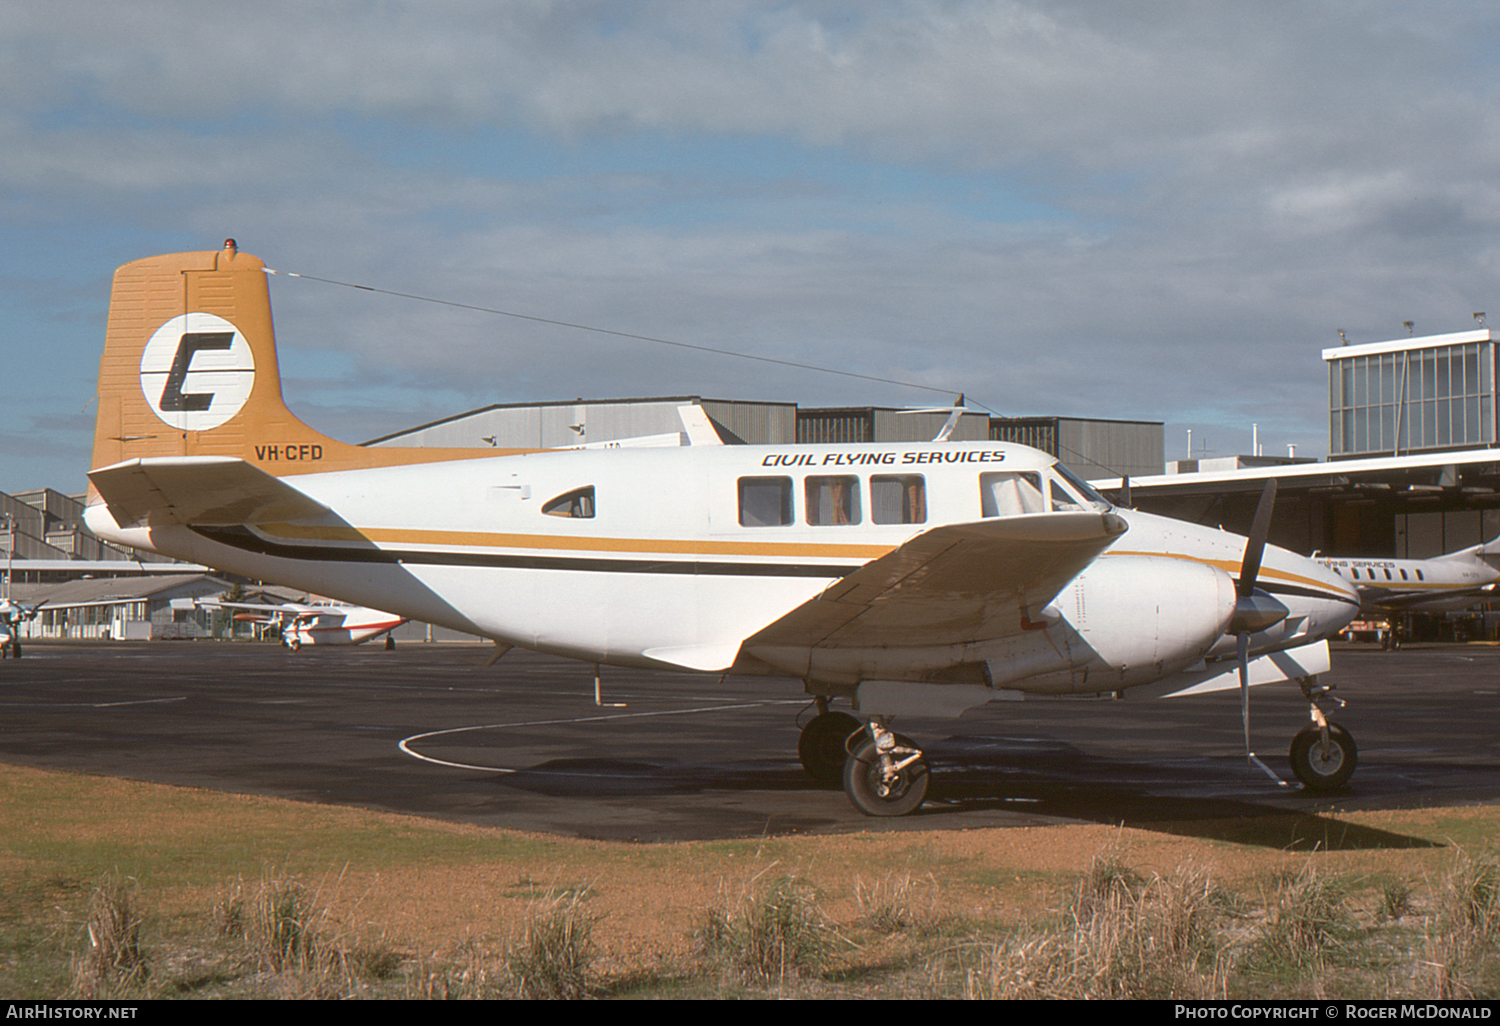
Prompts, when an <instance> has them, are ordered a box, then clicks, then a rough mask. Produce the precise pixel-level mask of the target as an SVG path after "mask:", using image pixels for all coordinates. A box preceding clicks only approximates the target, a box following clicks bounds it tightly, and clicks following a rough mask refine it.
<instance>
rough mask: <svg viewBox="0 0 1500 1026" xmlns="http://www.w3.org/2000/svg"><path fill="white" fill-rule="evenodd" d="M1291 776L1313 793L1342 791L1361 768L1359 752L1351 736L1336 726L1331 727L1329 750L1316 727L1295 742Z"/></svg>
mask: <svg viewBox="0 0 1500 1026" xmlns="http://www.w3.org/2000/svg"><path fill="white" fill-rule="evenodd" d="M1290 758H1291V760H1292V772H1293V773H1295V774H1296V775H1297V779H1298V780H1300V781H1302V783H1303V785H1304V786H1305V787H1307V788H1308V790H1311V791H1332V790H1334V789H1335V788H1339V787H1343V786H1344V785H1345V784H1347V783H1348V782H1349V778H1350V777H1352V776H1353V775H1354V769H1355V767H1356V766H1357V765H1359V748H1358V746H1356V745H1355V743H1354V738H1352V737H1350V736H1349V732H1348V731H1347V730H1345V729H1344V728H1343V727H1340V726H1339V725H1338V724H1337V723H1330V724H1329V725H1328V749H1327V751H1326V752H1325V751H1324V749H1323V735H1322V732H1321V731H1319V730H1318V728H1317V727H1306V728H1304V729H1303V730H1302V731H1301V732H1300V733H1298V734H1297V736H1296V737H1294V738H1292V750H1291V753H1290Z"/></svg>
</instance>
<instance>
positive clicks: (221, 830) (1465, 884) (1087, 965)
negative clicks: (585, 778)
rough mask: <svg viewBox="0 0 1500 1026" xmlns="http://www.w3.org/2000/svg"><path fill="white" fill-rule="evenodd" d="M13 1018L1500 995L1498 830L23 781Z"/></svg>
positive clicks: (1, 867) (1379, 821)
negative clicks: (730, 809) (892, 820)
mask: <svg viewBox="0 0 1500 1026" xmlns="http://www.w3.org/2000/svg"><path fill="white" fill-rule="evenodd" d="M0 838H3V840H0V996H4V997H7V998H26V999H36V998H59V997H69V996H71V997H89V996H93V997H107V996H113V997H124V998H145V997H150V998H210V997H213V998H220V997H369V998H381V997H402V998H411V997H434V998H441V997H459V998H465V997H469V998H487V997H508V996H526V997H674V996H684V997H740V996H746V997H755V996H805V997H817V996H829V997H876V998H879V997H984V998H988V997H1023V998H1025V997H1030V998H1037V997H1085V996H1089V997H1157V998H1160V997H1184V998H1192V997H1293V996H1305V997H1317V998H1326V997H1346V998H1392V997H1405V998H1435V997H1468V996H1474V997H1496V996H1500V957H1497V956H1500V950H1497V947H1500V856H1497V851H1500V848H1497V847H1496V845H1497V844H1500V810H1497V809H1494V808H1489V807H1476V808H1462V809H1430V810H1419V811H1403V812H1388V813H1361V814H1347V815H1338V816H1322V817H1318V818H1312V817H1301V816H1295V815H1291V814H1288V815H1287V816H1286V817H1284V818H1281V819H1278V818H1274V817H1273V818H1270V819H1266V820H1257V821H1252V822H1231V821H1217V822H1196V823H1192V824H1181V823H1179V824H1163V825H1161V827H1160V828H1159V829H1157V830H1151V831H1146V830H1139V829H1116V828H1111V827H1107V826H1097V825H1095V826H1059V827H1044V828H1025V829H1008V830H973V831H942V832H938V831H933V832H913V833H880V834H854V835H844V836H817V837H778V838H767V839H763V840H736V841H713V842H684V843H679V844H652V845H625V844H610V843H602V842H589V841H578V840H570V839H562V838H556V837H544V836H538V835H525V834H519V833H513V832H508V831H501V830H491V829H481V828H477V827H469V826H464V825H458V824H449V823H442V822H436V821H430V820H421V819H415V818H410V817H401V816H395V815H389V814H382V813H373V812H366V811H361V810H357V809H346V808H335V807H327V806H317V805H308V804H299V803H295V802H289V801H282V800H275V799H267V798H255V797H245V796H238V795H226V794H220V793H217V792H210V791H197V790H191V789H185V788H174V787H166V786H160V785H154V784H144V783H137V782H131V781H123V780H115V779H106V778H98V777H86V776H75V775H68V774H61V773H49V772H42V771H38V770H32V769H25V768H18V767H9V766H0Z"/></svg>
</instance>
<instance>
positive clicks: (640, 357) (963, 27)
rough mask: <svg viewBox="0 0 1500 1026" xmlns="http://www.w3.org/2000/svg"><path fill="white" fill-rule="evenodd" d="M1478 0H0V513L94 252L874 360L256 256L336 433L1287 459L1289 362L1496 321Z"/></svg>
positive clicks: (72, 461)
mask: <svg viewBox="0 0 1500 1026" xmlns="http://www.w3.org/2000/svg"><path fill="white" fill-rule="evenodd" d="M1491 9H1492V8H1491V7H1490V5H1486V4H1482V3H1479V2H1472V3H1460V2H1444V0H1438V2H1433V0H1427V2H1424V3H1421V4H1417V3H1414V2H1413V3H1407V2H1397V0H1304V2H1297V3H1292V2H1284V0H1275V2H1272V0H1265V2H1256V0H1241V2H1235V3H1228V2H1217V0H1196V2H1194V3H1193V4H1191V5H1186V4H1184V5H1164V4H1161V3H1159V2H1130V0H1058V2H1023V0H929V2H911V0H908V2H902V0H862V2H859V3H843V2H835V0H803V2H780V3H769V2H754V0H679V2H667V0H661V2H653V0H638V2H629V3H626V2H620V0H609V2H602V0H601V2H591V0H574V2H549V0H489V2H466V0H449V2H445V3H441V4H431V3H428V4H415V3H404V2H396V0H390V2H375V0H365V2H353V0H349V2H337V0H335V2H327V3H319V4H306V3H277V2H265V3H258V4H256V5H254V6H253V7H249V6H246V5H217V6H215V5H200V4H188V3H179V2H176V0H155V2H151V0H142V2H135V3H131V4H118V3H91V2H70V0H54V2H52V3H48V4H45V5H43V4H21V5H15V6H11V7H8V8H7V16H6V18H5V19H0V97H3V100H4V102H3V103H0V147H3V149H0V152H4V153H5V155H6V156H5V157H4V159H3V160H0V219H3V220H0V346H3V352H4V354H5V381H6V387H5V389H4V392H3V394H4V397H5V398H4V406H3V409H4V416H3V418H0V491H12V492H13V491H20V490H24V489H28V488H35V487H42V486H47V487H53V488H57V489H59V490H63V491H67V492H77V491H80V490H82V487H83V485H84V476H83V475H84V473H85V471H86V470H87V469H88V462H89V446H90V439H91V431H92V416H93V408H92V405H91V400H92V397H93V391H94V385H95V380H94V378H95V373H96V369H97V361H98V355H99V350H100V347H101V345H102V338H103V325H104V318H105V314H106V307H107V302H108V290H109V280H110V275H111V274H112V273H113V271H114V268H115V267H116V266H117V265H119V264H121V263H123V262H125V261H128V260H131V259H135V258H137V257H142V256H149V255H152V254H155V253H161V252H171V251H176V250H182V249H207V248H216V247H217V246H218V245H219V244H220V242H221V241H222V240H223V239H224V238H225V237H226V236H234V237H235V238H237V239H238V240H239V242H240V245H241V248H242V249H244V250H246V251H248V252H251V253H254V254H255V255H257V256H259V257H261V258H262V259H264V260H265V261H266V262H267V263H268V264H269V265H270V266H271V267H274V268H279V269H283V270H287V271H295V272H301V273H304V274H308V275H316V276H319V277H325V278H331V279H337V280H340V281H348V282H356V283H360V284H366V285H372V286H376V287H379V288H383V289H390V290H394V291H399V292H407V293H415V294H420V295H424V296H431V297H435V298H443V299H451V300H453V301H455V302H459V303H467V304H473V305H480V306H487V307H497V308H501V309H506V310H514V311H516V312H520V313H526V314H531V315H534V316H538V317H544V318H551V319H555V320H563V321H570V322H577V323H584V324H590V325H596V326H598V327H601V328H607V329H611V330H615V331H623V332H631V333H637V334H642V335H650V336H657V337H662V338H669V339H674V340H680V341H682V342H687V343H692V344H696V345H704V346H712V347H717V348H725V349H738V350H744V351H748V352H754V353H757V354H760V355H764V356H770V357H775V358H778V359H786V360H792V361H795V362H798V363H807V364H816V365H819V366H826V367H832V368H838V369H844V370H848V371H851V372H854V373H859V374H865V375H870V376H875V377H881V378H891V379H897V380H900V381H906V382H911V383H913V384H914V385H920V386H924V388H925V389H935V390H937V391H928V390H924V389H922V388H901V387H897V386H882V385H875V384H872V383H870V382H868V381H861V380H856V379H851V378H844V377H839V376H835V375H824V374H815V373H812V372H808V371H798V370H793V369H789V368H776V367H772V366H770V365H766V364H758V363H757V364H752V363H746V362H744V361H737V360H732V359H728V358H723V357H713V356H708V355H689V354H685V353H684V352H682V351H681V350H677V349H670V348H667V347H659V346H651V345H649V344H647V343H636V342H628V341H626V340H623V339H619V338H616V337H610V336H604V335H594V334H589V333H583V332H577V331H570V330H567V329H562V328H557V327H549V326H545V325H539V324H534V323H529V322H521V321H516V320H511V319H506V318H497V317H494V316H489V315H482V314H477V313H474V312H465V311H460V310H457V309H453V308H447V307H441V306H434V305H432V304H425V303H414V302H411V301H407V300H398V299H395V298H393V297H389V296H380V295H372V294H370V293H368V292H363V291H356V290H350V289H341V288H337V287H334V286H328V285H323V284H319V283H315V282H311V281H308V280H306V279H292V278H286V277H278V278H274V279H273V280H272V295H273V302H274V304H275V308H276V313H277V327H278V338H279V342H280V347H281V353H282V364H283V371H284V374H285V378H286V381H285V384H286V391H287V395H288V399H289V402H290V404H291V406H292V408H293V409H294V410H296V411H297V412H298V413H299V414H301V415H302V416H303V418H304V419H306V420H307V421H308V422H309V423H311V424H313V425H314V426H315V427H317V428H319V429H321V430H323V431H326V432H327V433H329V434H332V435H334V436H336V437H340V438H344V439H347V440H350V441H359V440H362V439H365V438H370V437H373V436H376V435H380V434H385V433H387V432H390V431H394V430H397V429H399V428H402V427H405V426H409V425H411V424H415V423H419V422H424V421H427V420H431V419H435V418H438V417H442V416H446V415H449V414H452V413H455V412H458V411H461V410H464V409H469V408H472V407H475V406H480V405H484V404H487V403H494V402H524V401H530V400H537V401H547V400H556V399H566V398H572V397H574V396H585V397H596V398H604V397H616V396H631V395H676V394H693V393H696V394H701V395H706V396H711V397H716V398H741V399H769V400H783V401H787V400H789V401H796V402H799V403H802V404H804V405H819V404H849V403H861V404H863V403H876V404H882V405H913V404H918V405H927V404H931V403H933V402H939V403H941V402H946V401H950V399H949V398H945V395H948V396H951V394H956V393H957V392H959V391H962V392H964V393H966V394H967V395H968V396H969V397H970V399H971V401H974V402H978V403H982V404H983V405H985V406H987V407H989V408H991V409H993V410H994V411H995V412H998V413H1003V414H1011V415H1019V414H1046V413H1051V414H1065V415H1073V416H1101V417H1125V418H1133V419H1150V420H1162V421H1165V422H1166V423H1167V448H1168V455H1169V457H1177V456H1181V455H1185V452H1184V451H1181V450H1184V449H1185V443H1186V429H1187V428H1189V427H1191V428H1192V429H1193V440H1194V443H1195V447H1199V448H1202V447H1204V446H1206V447H1207V451H1208V454H1219V455H1227V454H1232V453H1235V452H1243V451H1246V450H1247V449H1248V447H1249V445H1250V433H1251V424H1252V423H1258V424H1259V425H1260V436H1261V440H1262V443H1263V445H1264V446H1265V448H1266V450H1267V451H1268V452H1283V451H1285V447H1286V445H1288V444H1295V445H1296V446H1297V449H1298V452H1299V453H1301V454H1321V453H1322V452H1323V451H1324V450H1325V448H1326V444H1327V426H1326V423H1325V420H1326V417H1325V411H1326V378H1325V375H1324V370H1323V363H1322V360H1321V359H1320V356H1319V353H1320V350H1321V349H1322V348H1324V347H1327V346H1331V345H1334V344H1336V342H1337V335H1336V331H1337V330H1338V329H1340V328H1342V329H1344V331H1345V332H1346V334H1347V335H1348V336H1349V338H1350V339H1351V340H1353V341H1374V340H1378V339H1385V338H1392V337H1395V336H1397V335H1399V334H1402V333H1403V330H1402V329H1401V326H1400V325H1401V322H1402V321H1403V320H1413V321H1415V322H1416V325H1417V331H1418V332H1419V333H1437V332H1446V331H1459V330H1465V329H1467V328H1469V327H1472V326H1473V321H1472V319H1471V314H1472V312H1473V311H1476V310H1484V309H1486V308H1487V304H1488V305H1490V306H1493V307H1495V310H1494V313H1495V315H1496V316H1497V317H1500V297H1497V296H1496V293H1495V288H1494V283H1495V272H1496V269H1497V264H1500V251H1497V241H1496V240H1497V239H1500V234H1497V232H1496V228H1497V222H1500V179H1497V175H1496V172H1495V169H1496V168H1497V167H1500V131H1497V128H1500V122H1497V118H1496V106H1495V104H1496V87H1497V84H1500V81H1497V80H1500V71H1497V68H1500V62H1497V61H1496V60H1495V56H1496V43H1497V41H1500V31H1497V28H1500V25H1497V18H1496V16H1495V15H1493V14H1491Z"/></svg>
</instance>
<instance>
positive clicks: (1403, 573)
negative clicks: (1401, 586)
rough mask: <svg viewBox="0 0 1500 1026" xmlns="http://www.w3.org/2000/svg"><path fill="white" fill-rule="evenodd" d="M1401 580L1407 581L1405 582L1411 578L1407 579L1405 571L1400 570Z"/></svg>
mask: <svg viewBox="0 0 1500 1026" xmlns="http://www.w3.org/2000/svg"><path fill="white" fill-rule="evenodd" d="M1401 579H1402V580H1403V581H1407V580H1410V579H1411V578H1409V577H1407V576H1406V571H1405V570H1402V571H1401Z"/></svg>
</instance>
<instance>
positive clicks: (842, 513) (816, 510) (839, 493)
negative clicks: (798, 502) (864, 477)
mask: <svg viewBox="0 0 1500 1026" xmlns="http://www.w3.org/2000/svg"><path fill="white" fill-rule="evenodd" d="M804 486H805V489H804V493H803V494H804V497H805V499H806V501H805V502H804V503H803V516H804V517H805V518H806V520H807V522H808V523H809V524H812V525H813V526H815V527H821V526H824V525H827V524H857V523H859V478H857V477H809V478H808V479H807V480H806V481H805V482H804Z"/></svg>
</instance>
